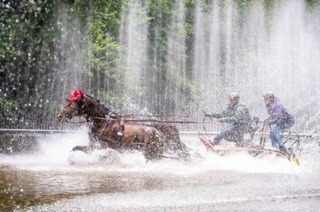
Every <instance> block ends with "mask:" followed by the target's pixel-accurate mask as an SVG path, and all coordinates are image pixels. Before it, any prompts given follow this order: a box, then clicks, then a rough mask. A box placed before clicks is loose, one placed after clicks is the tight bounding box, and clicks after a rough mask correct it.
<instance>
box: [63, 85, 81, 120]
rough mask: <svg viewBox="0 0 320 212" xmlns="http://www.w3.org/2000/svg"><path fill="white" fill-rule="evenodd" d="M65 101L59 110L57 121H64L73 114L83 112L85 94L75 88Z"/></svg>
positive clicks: (79, 114) (78, 114)
mask: <svg viewBox="0 0 320 212" xmlns="http://www.w3.org/2000/svg"><path fill="white" fill-rule="evenodd" d="M66 101H67V103H66V104H65V105H64V107H63V108H62V109H61V111H60V112H59V114H58V116H57V119H58V121H62V122H63V121H66V120H67V119H72V118H73V117H74V116H81V115H84V114H85V102H86V95H85V94H84V93H83V91H82V90H75V91H73V92H72V93H71V97H70V98H67V99H66Z"/></svg>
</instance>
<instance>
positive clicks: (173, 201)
mask: <svg viewBox="0 0 320 212" xmlns="http://www.w3.org/2000/svg"><path fill="white" fill-rule="evenodd" d="M41 139H42V140H40V141H39V143H40V146H39V147H38V148H36V149H37V150H36V151H35V152H32V153H31V152H26V153H17V154H2V155H0V207H1V209H2V210H3V211H6V210H8V211H11V210H15V211H319V210H320V181H319V179H320V167H319V147H318V144H317V143H314V144H312V143H308V144H306V145H305V148H304V150H305V151H304V152H302V153H301V155H299V157H300V160H301V163H302V166H300V167H298V166H296V165H295V164H293V163H291V162H289V161H288V160H287V159H284V158H277V157H276V156H274V155H263V156H259V157H257V158H252V157H251V156H249V155H248V154H246V153H235V154H232V155H228V156H224V157H221V156H217V155H213V154H211V153H208V152H207V151H206V150H205V149H204V148H203V147H202V146H200V143H199V141H198V139H197V137H196V136H183V138H182V139H183V141H184V142H185V143H186V144H187V145H188V147H189V148H190V149H191V151H192V155H193V156H192V161H191V162H188V163H186V162H179V161H174V160H170V159H166V160H161V161H154V162H146V161H145V159H144V157H143V155H142V154H141V153H139V152H130V153H125V154H118V153H116V152H113V151H96V152H94V154H92V155H85V154H83V153H70V149H71V148H72V147H73V146H75V145H84V144H86V143H87V142H88V138H87V135H86V134H83V133H69V134H63V135H58V134H56V135H48V136H44V137H43V138H41ZM101 155H103V156H106V155H107V159H105V160H103V161H101V160H100V156H101ZM70 161H72V162H73V163H75V165H70V164H69V162H70Z"/></svg>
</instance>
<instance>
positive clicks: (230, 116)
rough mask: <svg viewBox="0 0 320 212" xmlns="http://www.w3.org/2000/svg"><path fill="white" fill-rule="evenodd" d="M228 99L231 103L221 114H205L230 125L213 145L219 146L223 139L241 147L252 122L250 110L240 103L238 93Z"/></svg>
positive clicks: (216, 138)
mask: <svg viewBox="0 0 320 212" xmlns="http://www.w3.org/2000/svg"><path fill="white" fill-rule="evenodd" d="M228 97H229V103H228V107H227V109H226V110H224V111H222V112H220V113H214V114H205V116H206V117H209V118H210V119H212V118H217V119H218V120H219V122H222V123H223V122H226V123H228V124H229V125H228V126H227V127H225V128H223V129H222V130H221V132H220V133H219V134H218V135H217V136H216V137H215V138H214V139H213V141H212V144H213V145H217V144H219V143H220V142H221V141H222V139H225V140H227V141H232V142H235V143H237V144H239V145H241V144H242V142H243V138H244V134H245V131H246V129H247V128H248V126H249V125H248V124H249V122H250V121H251V116H250V114H249V109H248V108H247V107H246V106H245V105H244V104H240V103H239V99H240V96H239V95H238V94H237V93H231V94H229V96H228Z"/></svg>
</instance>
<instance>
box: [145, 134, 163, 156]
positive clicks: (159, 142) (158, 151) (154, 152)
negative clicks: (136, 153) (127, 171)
mask: <svg viewBox="0 0 320 212" xmlns="http://www.w3.org/2000/svg"><path fill="white" fill-rule="evenodd" d="M147 137H148V138H146V140H147V141H146V143H147V144H146V147H145V151H144V156H145V158H146V159H147V160H155V159H160V158H162V155H163V152H164V149H163V146H164V140H163V138H162V136H161V134H160V132H159V131H158V130H153V131H152V133H151V134H148V136H147Z"/></svg>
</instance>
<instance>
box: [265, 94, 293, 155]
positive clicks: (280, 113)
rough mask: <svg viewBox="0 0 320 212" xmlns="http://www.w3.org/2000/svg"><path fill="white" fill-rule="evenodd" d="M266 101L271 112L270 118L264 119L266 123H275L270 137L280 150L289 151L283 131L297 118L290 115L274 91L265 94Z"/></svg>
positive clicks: (268, 110) (273, 144)
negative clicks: (284, 142) (283, 139)
mask: <svg viewBox="0 0 320 212" xmlns="http://www.w3.org/2000/svg"><path fill="white" fill-rule="evenodd" d="M263 97H264V103H265V105H266V108H267V112H268V114H269V116H270V117H269V118H268V119H266V120H265V121H264V125H265V126H266V125H269V126H271V125H274V126H273V127H271V130H270V135H269V136H270V139H271V142H272V146H274V147H276V148H278V149H279V150H280V151H283V152H285V153H287V149H286V147H285V146H284V144H283V142H282V135H281V134H282V132H283V131H284V130H285V129H289V128H290V127H292V125H293V124H294V122H295V120H294V118H293V116H292V115H290V114H289V113H288V112H287V110H286V109H285V108H284V107H283V105H282V104H281V103H280V102H279V101H278V99H277V98H276V97H275V95H274V94H273V93H267V94H265V95H263Z"/></svg>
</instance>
